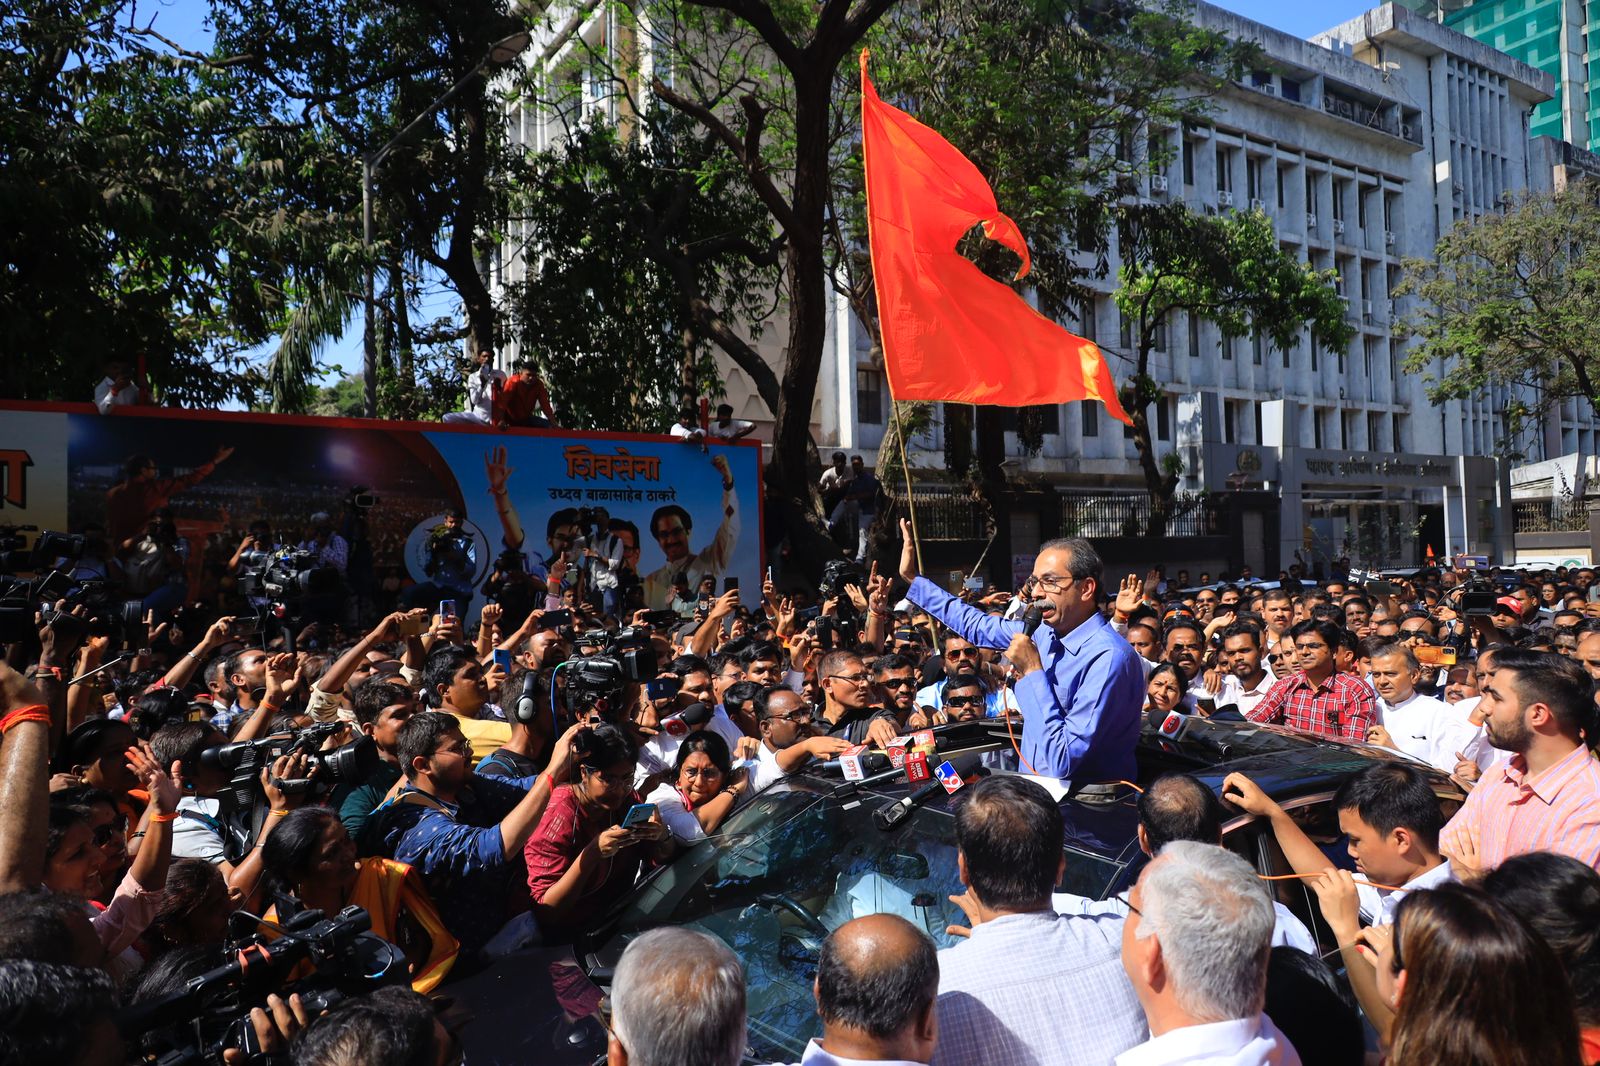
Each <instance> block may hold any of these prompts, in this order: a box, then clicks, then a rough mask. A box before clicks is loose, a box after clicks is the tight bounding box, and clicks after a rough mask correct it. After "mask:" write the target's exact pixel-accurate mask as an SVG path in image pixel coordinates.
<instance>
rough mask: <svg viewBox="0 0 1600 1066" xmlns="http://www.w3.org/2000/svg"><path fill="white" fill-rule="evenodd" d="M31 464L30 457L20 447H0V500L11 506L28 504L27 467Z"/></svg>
mask: <svg viewBox="0 0 1600 1066" xmlns="http://www.w3.org/2000/svg"><path fill="white" fill-rule="evenodd" d="M32 465H33V459H32V457H30V456H29V455H28V453H27V452H25V451H23V450H22V449H20V448H3V449H0V501H4V502H5V503H6V504H9V505H10V506H12V507H26V506H28V467H30V466H32Z"/></svg>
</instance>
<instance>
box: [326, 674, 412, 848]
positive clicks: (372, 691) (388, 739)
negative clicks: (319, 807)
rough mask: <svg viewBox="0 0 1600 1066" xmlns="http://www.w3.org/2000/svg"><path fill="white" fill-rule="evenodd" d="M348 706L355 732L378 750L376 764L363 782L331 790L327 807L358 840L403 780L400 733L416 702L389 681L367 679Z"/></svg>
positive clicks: (358, 687) (398, 685) (407, 692)
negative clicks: (352, 717) (371, 817)
mask: <svg viewBox="0 0 1600 1066" xmlns="http://www.w3.org/2000/svg"><path fill="white" fill-rule="evenodd" d="M350 703H351V706H352V707H353V708H354V711H355V716H356V726H357V728H359V729H360V730H361V733H362V735H364V736H369V737H371V738H372V742H373V743H374V744H376V745H377V747H378V764H377V765H376V766H375V767H373V770H372V773H371V774H370V775H369V776H368V777H367V779H366V780H365V781H360V782H353V781H352V782H346V783H343V784H341V785H339V787H338V788H336V789H334V791H333V796H332V797H331V799H330V803H331V804H332V806H333V807H334V809H335V810H337V811H338V812H339V821H341V822H343V823H344V827H345V830H346V831H347V832H348V833H349V834H350V836H351V838H352V839H360V837H361V831H362V829H363V828H364V827H365V826H366V824H367V819H368V818H369V817H370V816H371V814H372V812H373V811H375V810H377V809H378V808H379V807H380V806H382V805H383V801H384V799H385V797H387V796H388V795H389V792H390V790H392V789H393V788H394V787H395V785H396V784H398V783H399V781H400V779H401V777H403V776H404V773H403V771H402V769H401V766H400V748H399V744H400V730H401V729H402V728H403V727H404V726H405V724H406V722H407V721H408V720H409V719H410V718H411V716H412V715H413V714H416V713H417V699H416V697H415V696H414V695H412V693H411V690H410V689H409V688H407V687H406V686H404V685H401V684H398V683H397V682H395V681H393V680H391V679H389V678H382V677H369V678H368V679H367V680H365V681H363V682H361V684H359V685H357V686H356V688H355V694H354V696H353V697H352V698H351V700H350Z"/></svg>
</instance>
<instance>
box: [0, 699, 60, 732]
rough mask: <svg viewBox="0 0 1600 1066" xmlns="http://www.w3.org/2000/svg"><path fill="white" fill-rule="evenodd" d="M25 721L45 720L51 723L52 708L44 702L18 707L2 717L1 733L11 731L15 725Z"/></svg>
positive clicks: (0, 719) (0, 720)
mask: <svg viewBox="0 0 1600 1066" xmlns="http://www.w3.org/2000/svg"><path fill="white" fill-rule="evenodd" d="M23 722H43V723H44V724H45V725H49V724H50V708H48V707H46V706H45V705H44V704H42V703H35V704H32V705H30V706H27V707H18V708H17V709H16V710H14V711H11V712H9V713H8V714H6V715H4V716H3V717H0V735H3V734H5V733H8V732H10V731H11V728H12V727H13V726H19V725H21V724H22V723H23Z"/></svg>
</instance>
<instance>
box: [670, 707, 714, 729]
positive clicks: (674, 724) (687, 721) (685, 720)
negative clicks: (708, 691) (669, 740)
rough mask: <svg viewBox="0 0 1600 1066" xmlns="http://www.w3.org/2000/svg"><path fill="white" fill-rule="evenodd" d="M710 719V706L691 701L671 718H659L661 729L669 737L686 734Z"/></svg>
mask: <svg viewBox="0 0 1600 1066" xmlns="http://www.w3.org/2000/svg"><path fill="white" fill-rule="evenodd" d="M710 720H711V708H710V707H707V706H706V705H705V704H703V703H691V704H690V705H689V706H687V707H685V708H684V709H683V710H681V711H679V712H678V713H677V714H675V715H673V716H672V717H671V718H663V719H662V720H661V731H662V732H664V733H666V734H667V736H669V737H682V736H687V735H688V734H690V733H692V732H693V731H694V730H696V729H699V728H700V727H701V726H703V725H705V724H706V723H707V722H709V721H710Z"/></svg>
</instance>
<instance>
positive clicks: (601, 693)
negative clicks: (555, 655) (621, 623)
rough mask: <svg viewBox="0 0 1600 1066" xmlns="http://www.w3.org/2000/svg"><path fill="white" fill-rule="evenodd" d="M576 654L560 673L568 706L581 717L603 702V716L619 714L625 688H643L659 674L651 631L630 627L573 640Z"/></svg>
mask: <svg viewBox="0 0 1600 1066" xmlns="http://www.w3.org/2000/svg"><path fill="white" fill-rule="evenodd" d="M572 643H573V647H574V648H576V649H577V650H578V652H579V654H578V655H576V656H575V657H574V658H573V659H571V660H570V661H569V662H568V663H567V664H566V665H565V666H564V667H563V668H562V669H563V672H564V675H565V677H566V681H567V706H568V708H569V709H570V710H571V711H572V713H573V715H574V716H577V717H582V716H583V715H585V714H587V713H588V712H589V711H591V710H593V709H595V708H596V707H597V706H598V705H599V704H600V701H601V700H602V699H603V700H605V701H606V703H605V709H606V710H605V712H602V713H603V714H604V713H607V712H612V713H614V712H615V711H617V710H619V709H620V708H621V706H622V701H623V698H624V696H625V695H626V693H627V689H628V685H630V684H643V683H644V682H646V681H649V680H650V679H651V678H653V677H655V676H656V674H657V673H658V672H659V671H660V662H659V661H658V660H657V658H656V649H655V645H654V644H652V643H651V641H650V630H649V628H648V627H645V626H629V627H627V628H625V629H619V630H617V631H616V632H615V633H610V632H607V631H606V630H603V629H596V630H590V631H588V632H584V633H579V634H577V635H575V636H574V637H573V638H572Z"/></svg>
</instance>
